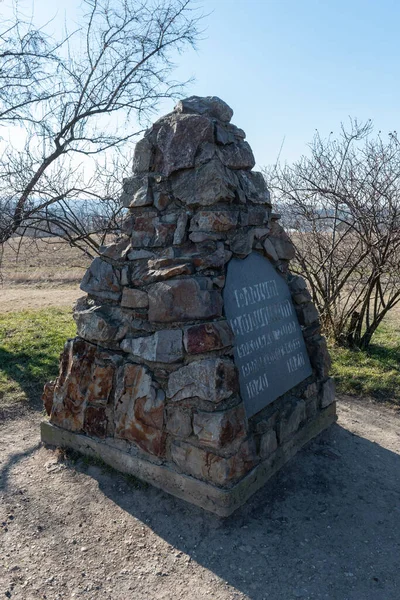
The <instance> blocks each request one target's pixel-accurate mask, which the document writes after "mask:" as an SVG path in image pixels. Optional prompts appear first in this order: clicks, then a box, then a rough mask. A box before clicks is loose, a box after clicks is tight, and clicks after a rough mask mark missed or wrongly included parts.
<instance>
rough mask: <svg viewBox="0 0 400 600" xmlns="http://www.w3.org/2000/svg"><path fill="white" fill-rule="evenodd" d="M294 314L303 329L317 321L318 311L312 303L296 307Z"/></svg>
mask: <svg viewBox="0 0 400 600" xmlns="http://www.w3.org/2000/svg"><path fill="white" fill-rule="evenodd" d="M296 312H297V316H298V318H299V321H300V323H301V325H304V327H307V326H308V325H311V324H312V323H316V322H318V320H319V314H318V311H317V309H316V308H315V306H314V304H313V303H312V302H307V303H305V304H301V305H298V306H296Z"/></svg>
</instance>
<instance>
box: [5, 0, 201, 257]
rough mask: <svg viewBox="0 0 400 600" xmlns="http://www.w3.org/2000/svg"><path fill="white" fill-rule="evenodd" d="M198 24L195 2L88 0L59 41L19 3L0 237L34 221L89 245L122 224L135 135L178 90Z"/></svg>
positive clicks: (9, 76) (8, 87) (9, 67)
mask: <svg viewBox="0 0 400 600" xmlns="http://www.w3.org/2000/svg"><path fill="white" fill-rule="evenodd" d="M198 24H199V16H198V14H197V13H196V12H194V11H193V8H192V0H85V1H84V3H83V12H82V15H81V19H80V25H79V27H78V28H77V29H76V30H74V31H72V32H67V33H66V34H65V35H64V37H63V38H62V39H61V40H55V39H54V38H53V37H52V36H51V35H49V34H48V29H49V27H43V28H35V27H34V25H33V24H32V21H31V20H26V19H24V18H22V17H21V15H20V14H19V13H18V11H17V9H16V10H15V18H14V19H13V20H12V21H10V22H7V23H5V24H3V25H2V26H1V28H0V134H2V136H3V143H2V144H1V148H2V154H1V157H0V202H1V209H2V210H1V216H0V245H2V244H4V243H5V242H6V241H7V240H8V239H10V237H11V236H13V235H16V234H20V235H21V234H22V235H24V234H25V233H29V234H32V232H33V231H35V232H36V235H43V234H54V233H55V234H56V235H59V236H61V237H63V238H64V239H67V240H68V241H69V242H70V243H71V244H75V245H77V246H79V247H81V248H82V249H85V251H86V252H88V253H90V254H93V253H95V252H96V251H97V250H98V249H99V246H100V245H101V244H102V238H104V235H105V234H106V233H107V232H110V231H113V230H114V231H115V230H118V227H119V216H120V215H119V212H120V207H119V202H118V196H119V193H120V186H121V181H122V177H123V176H124V174H125V175H126V174H127V170H128V169H129V167H128V164H129V163H130V162H131V159H130V157H131V150H132V148H131V144H132V143H134V141H135V139H136V138H137V136H138V135H139V134H140V133H141V132H142V131H143V123H145V122H146V120H147V118H148V116H149V114H150V113H152V112H153V111H154V110H155V109H156V107H157V105H158V103H159V101H160V100H161V99H163V98H170V97H174V96H177V95H179V94H180V92H181V90H182V85H180V84H178V83H176V82H174V81H173V79H172V78H171V75H172V69H173V66H174V65H173V63H172V62H171V55H172V53H173V52H176V51H182V50H183V49H184V48H185V47H187V46H191V45H192V46H193V45H194V44H195V41H196V38H197V36H198ZM10 126H14V129H11V130H10V129H8V131H9V132H10V133H9V135H8V139H6V137H5V134H6V132H7V127H8V128H9V127H10ZM15 137H17V138H19V139H20V140H22V146H23V147H22V148H21V145H18V143H16V142H15V140H14V138H15Z"/></svg>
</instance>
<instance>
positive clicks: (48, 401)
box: [42, 381, 56, 416]
mask: <svg viewBox="0 0 400 600" xmlns="http://www.w3.org/2000/svg"><path fill="white" fill-rule="evenodd" d="M55 384H56V382H55V381H49V382H48V383H46V384H45V386H44V390H43V394H42V402H43V405H44V408H45V410H46V413H47V414H48V415H49V416H50V414H51V409H52V408H53V397H54V388H55Z"/></svg>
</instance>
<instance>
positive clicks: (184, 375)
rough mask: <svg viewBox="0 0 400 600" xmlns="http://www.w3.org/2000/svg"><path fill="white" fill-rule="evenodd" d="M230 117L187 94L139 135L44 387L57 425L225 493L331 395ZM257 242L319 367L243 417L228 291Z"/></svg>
mask: <svg viewBox="0 0 400 600" xmlns="http://www.w3.org/2000/svg"><path fill="white" fill-rule="evenodd" d="M232 114H233V113H232V110H231V109H230V108H229V106H228V105H227V104H225V102H223V101H222V100H220V99H218V98H216V97H208V98H199V97H191V98H188V99H186V100H182V101H181V102H179V103H178V104H177V106H176V107H175V110H174V111H173V112H172V113H171V114H168V115H166V116H165V117H163V118H162V119H160V120H159V121H157V122H156V123H155V124H154V125H153V126H152V127H151V129H150V130H148V131H147V132H146V134H145V136H144V138H143V139H142V140H141V141H139V142H138V144H137V146H136V151H135V157H134V171H133V176H132V177H130V178H129V179H127V180H125V181H124V185H123V195H122V202H123V204H124V206H125V207H127V208H128V211H129V213H128V216H127V217H126V219H125V222H124V227H123V235H122V236H121V238H120V239H119V240H118V241H117V242H116V243H114V244H112V245H110V246H108V247H105V248H104V249H103V251H102V253H101V256H100V257H98V258H96V259H95V260H94V261H93V263H92V264H91V266H90V267H89V269H88V271H87V273H86V274H85V276H84V278H83V281H82V284H81V288H82V290H83V291H85V292H86V293H87V294H88V295H87V296H86V297H85V298H83V299H81V300H80V301H79V302H78V303H77V306H76V309H75V313H74V318H75V321H76V324H77V335H78V337H76V338H75V339H74V340H70V341H68V342H67V344H66V346H65V350H64V353H63V355H62V361H61V366H60V375H59V377H58V379H57V380H56V381H55V382H51V383H49V384H47V386H46V388H45V393H44V402H45V406H46V409H47V412H48V414H49V415H50V422H51V423H52V424H54V425H57V426H59V427H61V428H63V429H66V430H69V431H72V432H79V433H83V434H86V435H87V436H91V437H96V438H102V439H104V440H105V442H106V443H107V444H108V445H109V446H112V447H114V448H118V449H119V450H123V451H124V452H127V453H131V454H135V455H138V456H140V457H141V458H145V459H146V460H148V461H150V462H152V463H156V464H162V465H165V466H167V467H169V468H170V469H171V470H173V471H175V472H178V473H179V472H180V473H184V474H186V475H191V476H193V477H195V478H197V479H200V480H203V481H206V482H210V483H212V484H214V485H216V486H221V487H225V488H229V487H230V486H232V485H233V483H234V482H237V481H238V480H239V479H241V478H243V477H244V476H245V475H246V474H247V473H248V472H249V471H251V470H252V469H253V468H254V467H255V466H256V465H257V464H258V463H260V462H263V461H264V462H265V461H268V460H269V461H271V460H272V459H273V456H276V455H277V451H278V450H279V448H284V446H285V444H286V443H287V442H288V440H290V438H291V437H292V436H293V435H295V434H296V432H297V431H299V430H300V429H301V428H302V427H303V426H305V425H306V424H307V423H311V422H312V420H313V419H314V418H315V416H316V414H317V413H318V412H319V411H321V409H324V408H326V407H327V406H328V405H330V404H332V402H333V400H334V390H333V384H332V382H331V380H330V379H328V369H329V356H328V353H327V350H326V344H325V340H324V338H323V337H322V336H321V333H320V325H319V321H318V313H317V311H316V309H315V307H314V305H313V304H312V303H311V298H310V295H309V292H308V291H307V288H306V285H305V282H304V280H302V279H301V278H300V277H296V276H292V275H291V274H290V272H289V269H288V264H289V261H290V260H291V259H292V258H293V257H294V247H293V245H292V243H291V241H290V239H289V238H288V236H287V235H286V234H285V232H284V230H283V228H282V227H281V226H280V224H279V222H278V220H279V216H278V215H274V214H271V205H270V196H269V192H268V190H267V188H266V186H265V182H264V179H263V176H262V174H261V173H258V172H255V171H253V170H252V169H253V167H254V164H255V161H254V157H253V153H252V151H251V148H250V146H249V144H248V143H247V142H246V141H245V133H244V132H243V131H242V130H241V129H239V128H237V127H236V126H235V125H233V124H231V123H230V120H231V117H232ZM252 251H257V252H259V253H261V254H262V255H263V256H265V257H267V258H268V259H269V260H270V261H271V262H272V264H273V265H274V266H275V268H276V269H277V271H278V272H279V273H281V275H282V277H285V278H286V279H287V281H288V283H289V286H290V289H291V292H292V297H293V300H294V303H295V306H296V311H297V314H298V317H299V321H300V324H301V325H302V326H303V333H304V337H305V340H306V344H307V348H308V351H309V354H310V360H311V364H312V366H313V376H312V377H311V378H309V379H308V380H307V381H305V382H303V383H302V384H301V385H300V386H298V388H296V389H294V390H291V392H290V394H288V395H285V397H282V398H280V399H278V400H277V401H275V402H273V403H272V404H271V405H270V406H268V407H267V408H266V409H265V410H263V411H261V412H260V413H259V414H258V415H256V416H255V417H253V418H252V419H250V421H248V420H247V419H246V415H245V411H244V407H243V402H242V399H241V397H240V392H239V383H238V374H237V369H236V367H235V364H234V360H233V335H232V331H231V329H230V327H229V325H228V322H227V321H226V319H225V317H224V305H223V297H222V292H223V288H224V283H225V274H226V267H227V263H228V261H229V260H230V259H231V257H239V258H244V257H246V256H247V255H248V254H250V252H252Z"/></svg>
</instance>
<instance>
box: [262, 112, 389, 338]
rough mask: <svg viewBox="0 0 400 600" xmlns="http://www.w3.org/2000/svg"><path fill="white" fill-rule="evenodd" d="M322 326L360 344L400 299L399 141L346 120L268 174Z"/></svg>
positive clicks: (298, 264) (317, 136)
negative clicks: (337, 133)
mask: <svg viewBox="0 0 400 600" xmlns="http://www.w3.org/2000/svg"><path fill="white" fill-rule="evenodd" d="M265 174H266V178H267V180H268V184H269V185H270V187H271V188H272V190H273V191H274V193H275V196H276V202H277V204H278V205H279V210H280V211H281V212H282V213H283V217H284V220H285V223H286V227H287V228H288V229H289V230H291V232H292V239H293V241H294V243H295V245H296V251H297V254H296V267H295V268H296V270H297V271H298V273H300V274H301V275H303V276H304V277H305V278H306V279H307V280H308V282H309V285H310V288H311V291H312V295H313V300H314V302H315V303H316V304H317V306H318V308H319V311H320V313H321V318H322V322H323V325H324V327H325V331H326V332H327V333H328V334H330V335H331V336H333V338H334V339H335V340H336V342H338V343H340V344H345V345H349V346H352V347H358V348H362V349H365V348H367V347H368V346H369V344H370V342H371V338H372V336H373V334H374V332H375V331H376V329H377V327H378V326H379V324H380V323H381V322H382V320H383V318H384V317H385V315H386V314H387V313H388V312H389V311H390V310H391V309H392V308H393V307H394V306H395V305H396V304H397V303H398V302H399V301H400V260H399V258H400V254H399V253H400V146H399V143H398V140H397V135H396V134H395V133H392V134H389V136H388V138H387V139H383V137H382V136H381V135H380V133H379V135H378V136H377V137H372V125H371V123H370V122H368V123H366V124H360V123H358V122H357V121H351V124H350V128H349V129H346V128H345V127H343V126H342V129H341V134H340V137H339V138H338V139H335V138H334V137H333V135H332V134H331V135H330V136H329V137H328V138H327V139H323V138H321V136H320V135H319V134H318V133H317V134H316V135H315V137H314V140H313V142H312V143H311V145H310V155H309V156H303V157H302V158H301V159H300V160H299V161H298V162H296V163H294V164H293V165H291V166H288V165H284V166H282V165H279V164H277V165H275V166H274V167H272V168H270V169H267V170H266V171H265Z"/></svg>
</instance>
